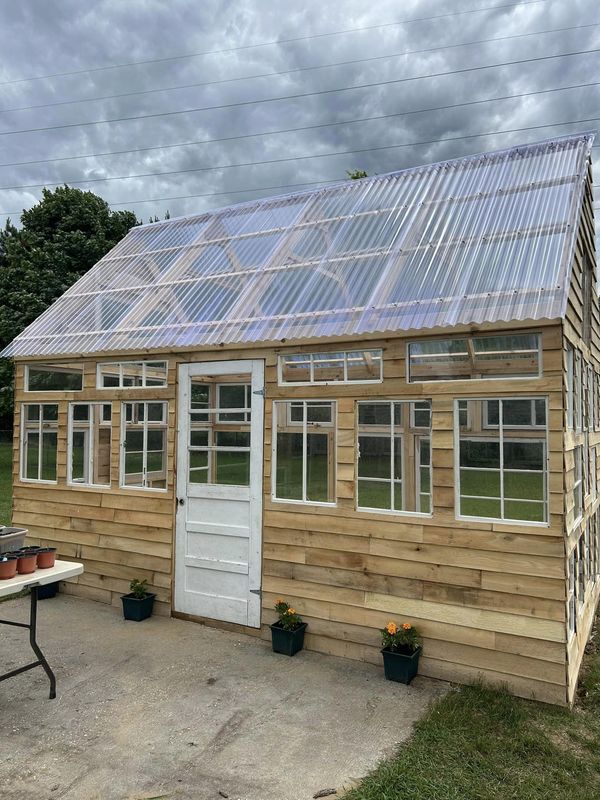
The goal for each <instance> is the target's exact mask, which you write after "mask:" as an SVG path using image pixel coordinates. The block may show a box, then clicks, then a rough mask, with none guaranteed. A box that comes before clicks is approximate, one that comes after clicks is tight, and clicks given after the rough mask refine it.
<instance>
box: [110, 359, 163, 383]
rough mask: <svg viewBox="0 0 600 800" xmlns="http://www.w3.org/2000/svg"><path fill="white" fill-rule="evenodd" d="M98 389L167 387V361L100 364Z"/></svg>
mask: <svg viewBox="0 0 600 800" xmlns="http://www.w3.org/2000/svg"><path fill="white" fill-rule="evenodd" d="M96 385H97V387H98V389H129V388H132V387H137V388H141V389H149V388H151V387H160V386H166V385H167V362H166V361H113V362H106V363H103V364H98V367H97V373H96Z"/></svg>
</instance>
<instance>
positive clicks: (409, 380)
mask: <svg viewBox="0 0 600 800" xmlns="http://www.w3.org/2000/svg"><path fill="white" fill-rule="evenodd" d="M500 336H507V337H508V336H536V337H537V351H538V371H537V374H527V375H490V376H487V375H486V376H485V377H482V378H471V377H460V378H430V379H429V380H428V379H427V378H414V379H413V378H412V377H411V372H410V347H411V345H414V344H421V343H423V342H425V341H449V340H456V341H463V342H467V343H468V342H469V341H472V340H473V339H486V338H487V339H490V338H497V337H500ZM543 352H544V351H543V348H542V335H541V333H540V332H539V331H514V332H512V331H510V332H509V331H499V332H497V333H490V334H487V335H481V336H478V335H473V336H469V335H468V334H467V335H462V336H461V335H459V336H438V337H435V338H431V339H423V338H420V339H413V340H412V341H410V342H407V343H406V356H405V357H406V382H407V383H436V384H437V383H446V382H449V383H456V381H472V380H477V381H503V382H504V381H522V380H535V379H536V378H541V377H542V375H543V374H544V367H543V363H542V360H543Z"/></svg>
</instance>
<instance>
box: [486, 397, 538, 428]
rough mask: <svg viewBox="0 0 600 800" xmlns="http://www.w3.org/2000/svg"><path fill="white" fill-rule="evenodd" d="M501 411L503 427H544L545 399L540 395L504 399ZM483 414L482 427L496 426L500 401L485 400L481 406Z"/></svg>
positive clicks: (498, 418)
mask: <svg viewBox="0 0 600 800" xmlns="http://www.w3.org/2000/svg"><path fill="white" fill-rule="evenodd" d="M502 413H503V427H504V428H505V429H506V428H511V429H512V430H515V429H519V428H540V429H544V428H545V427H546V401H545V399H544V398H541V397H536V398H525V399H521V398H515V399H513V400H504V401H503V403H502ZM483 414H484V417H483V418H484V423H483V424H484V427H486V428H497V427H498V424H499V420H500V402H499V401H498V400H487V401H486V402H485V404H484V406H483Z"/></svg>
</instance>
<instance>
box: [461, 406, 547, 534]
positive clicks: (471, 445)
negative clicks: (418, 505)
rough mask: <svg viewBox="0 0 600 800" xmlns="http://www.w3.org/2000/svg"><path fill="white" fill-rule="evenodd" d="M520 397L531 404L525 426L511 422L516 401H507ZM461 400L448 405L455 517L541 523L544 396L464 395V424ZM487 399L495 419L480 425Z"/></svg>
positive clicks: (544, 506) (543, 514)
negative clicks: (452, 442)
mask: <svg viewBox="0 0 600 800" xmlns="http://www.w3.org/2000/svg"><path fill="white" fill-rule="evenodd" d="M523 400H525V401H527V407H528V408H529V407H533V408H535V418H533V417H532V421H535V425H531V426H530V427H526V426H525V425H521V424H519V425H515V421H516V420H517V419H518V420H519V421H520V419H521V418H520V413H521V411H520V409H521V406H518V407H515V406H513V405H512V404H513V402H515V401H519V402H521V401H523ZM461 402H464V401H459V400H455V404H454V431H455V490H456V509H457V516H458V517H459V518H462V517H466V518H474V519H495V520H499V521H512V522H519V523H520V524H531V525H539V524H547V523H548V463H547V450H548V446H547V399H546V398H540V397H533V398H520V397H519V398H493V399H487V398H486V399H469V400H467V401H466V402H467V404H468V406H469V411H468V414H467V417H468V424H464V423H465V414H464V411H463V412H462V413H461V407H460V405H459V403H461ZM540 402H541V405H540ZM488 404H497V409H498V419H497V424H496V425H493V426H487V427H486V426H485V425H484V424H483V421H484V419H485V414H486V407H487V405H488ZM532 404H533V405H532ZM493 407H495V406H493ZM515 408H518V409H519V413H518V415H517V416H515V415H516V411H515ZM542 423H543V424H542Z"/></svg>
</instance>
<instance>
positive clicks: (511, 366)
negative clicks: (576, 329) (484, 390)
mask: <svg viewBox="0 0 600 800" xmlns="http://www.w3.org/2000/svg"><path fill="white" fill-rule="evenodd" d="M541 374H542V358H541V339H540V335H539V334H538V333H520V334H502V335H493V336H464V337H456V338H452V339H424V340H421V341H418V342H409V344H408V346H407V375H408V376H409V377H408V380H409V382H411V383H416V382H423V381H455V380H471V379H475V378H476V379H481V378H490V379H493V378H522V377H533V378H537V377H539V376H540V375H541Z"/></svg>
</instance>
